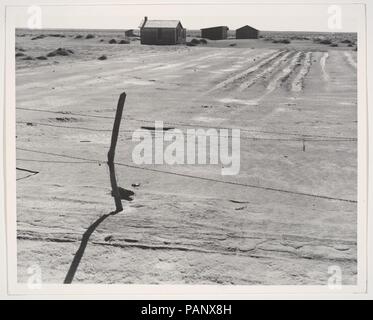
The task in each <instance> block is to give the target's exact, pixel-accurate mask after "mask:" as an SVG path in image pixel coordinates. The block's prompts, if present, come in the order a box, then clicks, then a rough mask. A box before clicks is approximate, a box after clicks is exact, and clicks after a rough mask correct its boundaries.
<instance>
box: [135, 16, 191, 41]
mask: <svg viewBox="0 0 373 320" xmlns="http://www.w3.org/2000/svg"><path fill="white" fill-rule="evenodd" d="M140 37H141V44H153V45H173V44H182V43H185V42H186V29H185V28H184V27H183V26H182V24H181V22H180V21H179V20H148V18H147V17H145V18H144V20H143V22H142V23H141V25H140Z"/></svg>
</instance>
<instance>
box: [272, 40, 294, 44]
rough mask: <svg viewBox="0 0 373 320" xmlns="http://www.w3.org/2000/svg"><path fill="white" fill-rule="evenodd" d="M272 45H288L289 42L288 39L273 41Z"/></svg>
mask: <svg viewBox="0 0 373 320" xmlns="http://www.w3.org/2000/svg"><path fill="white" fill-rule="evenodd" d="M272 43H283V44H289V43H291V41H290V40H289V39H275V40H273V41H272Z"/></svg>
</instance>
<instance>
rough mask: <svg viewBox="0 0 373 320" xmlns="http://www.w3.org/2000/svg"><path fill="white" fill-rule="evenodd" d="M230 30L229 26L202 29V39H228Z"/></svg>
mask: <svg viewBox="0 0 373 320" xmlns="http://www.w3.org/2000/svg"><path fill="white" fill-rule="evenodd" d="M228 30H229V28H228V27H227V26H218V27H211V28H204V29H201V37H202V38H207V39H210V40H222V39H227V37H228Z"/></svg>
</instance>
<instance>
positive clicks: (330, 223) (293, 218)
mask: <svg viewBox="0 0 373 320" xmlns="http://www.w3.org/2000/svg"><path fill="white" fill-rule="evenodd" d="M8 12H10V13H11V17H12V18H11V19H10V20H9V21H10V23H11V24H12V27H14V29H13V31H12V32H11V33H10V36H9V37H10V38H9V39H10V40H9V41H8V42H7V45H9V44H11V45H10V46H8V47H7V48H6V50H7V52H11V55H12V56H11V59H12V61H13V64H14V65H13V67H14V76H13V77H14V95H15V96H14V107H15V110H14V111H12V112H13V118H14V119H13V120H14V122H15V123H14V124H13V126H14V129H12V130H10V131H9V132H10V134H12V135H13V134H14V136H11V137H9V136H8V137H7V139H13V140H14V142H13V143H14V145H13V146H14V150H13V151H12V152H11V153H13V154H14V160H15V164H14V170H13V171H14V180H15V181H13V182H12V184H13V185H14V189H15V190H14V191H15V194H13V193H12V192H11V194H9V193H8V194H7V197H11V198H14V212H13V214H12V215H11V218H10V220H12V219H14V227H15V230H14V232H12V231H11V233H10V238H12V236H15V237H14V241H15V244H16V249H15V250H16V252H15V260H14V261H15V265H13V267H14V268H11V269H12V270H11V272H12V273H13V274H14V275H15V279H16V283H17V284H18V285H23V286H26V287H28V288H31V289H32V288H36V289H37V288H39V287H42V286H44V285H47V286H48V285H64V286H66V285H198V286H202V285H205V286H209V285H213V286H215V287H214V288H215V290H219V288H222V289H224V288H225V287H234V286H247V287H258V288H259V287H261V286H263V287H268V286H279V287H281V286H291V287H292V286H304V287H305V288H307V287H308V288H310V287H320V288H321V289H325V290H331V291H333V290H336V289H337V290H338V289H340V290H342V289H343V288H353V290H356V291H359V290H360V289H361V288H362V287H361V286H360V285H361V284H362V282H364V279H365V276H366V275H365V270H366V269H365V265H364V263H365V258H364V257H363V254H364V249H363V248H364V246H365V244H364V243H363V241H362V240H364V234H363V233H360V231H361V230H364V228H366V225H363V223H364V221H365V220H364V219H365V218H366V215H367V210H366V194H365V192H366V186H365V185H364V183H362V182H363V181H362V180H361V179H360V177H361V176H362V177H363V180H364V179H365V178H364V177H365V175H364V174H362V175H361V174H360V170H364V169H366V168H365V165H366V163H365V162H364V160H362V161H360V160H359V158H358V156H359V157H360V156H364V155H365V156H366V151H365V149H364V148H365V144H364V142H363V141H362V140H360V139H363V140H364V141H365V139H367V137H366V136H364V135H365V134H366V132H365V129H364V128H365V126H366V121H367V118H366V114H365V112H366V109H367V107H366V105H365V103H366V100H365V98H364V94H365V93H364V92H363V91H362V90H361V88H363V90H364V85H365V80H366V79H365V77H364V74H365V73H364V72H365V71H361V67H362V66H364V63H365V61H363V59H362V57H364V54H363V53H362V51H361V50H365V42H364V41H365V38H364V36H363V35H364V34H363V33H362V32H364V30H365V29H364V28H365V21H364V17H365V16H364V5H361V4H348V3H346V2H344V3H341V4H328V3H325V4H312V3H306V4H302V3H297V4H295V3H294V4H242V5H235V4H228V3H225V4H203V3H199V4H193V3H191V4H185V3H184V4H180V5H171V4H158V5H140V4H139V5H136V4H127V5H125V4H123V5H119V4H118V5H110V6H109V5H108V6H105V5H102V6H99V5H91V6H81V5H76V6H72V5H71V6H53V5H50V6H48V5H40V6H38V5H31V6H25V7H14V8H12V9H11V10H9V11H8ZM9 21H8V22H9ZM8 34H9V33H7V35H8ZM6 81H8V80H6ZM8 119H9V118H8ZM360 126H362V128H363V129H360ZM358 169H359V170H358ZM9 172H10V171H7V174H9ZM364 181H365V180H364ZM360 200H361V201H360ZM10 220H9V221H10ZM363 287H364V286H363ZM359 288H360V289H359Z"/></svg>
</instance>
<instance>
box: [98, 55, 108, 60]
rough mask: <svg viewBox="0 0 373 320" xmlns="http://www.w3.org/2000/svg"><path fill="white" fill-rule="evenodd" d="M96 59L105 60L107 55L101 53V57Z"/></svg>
mask: <svg viewBox="0 0 373 320" xmlns="http://www.w3.org/2000/svg"><path fill="white" fill-rule="evenodd" d="M98 60H107V56H106V55H102V56H101V57H99V58H98Z"/></svg>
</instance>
